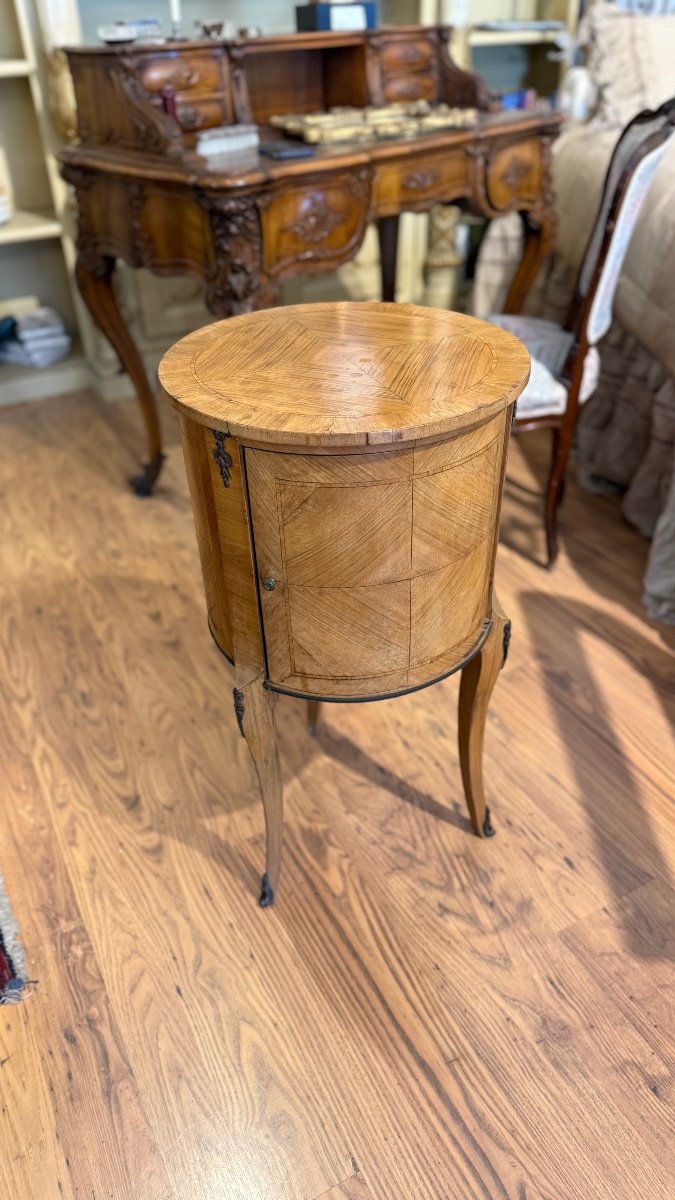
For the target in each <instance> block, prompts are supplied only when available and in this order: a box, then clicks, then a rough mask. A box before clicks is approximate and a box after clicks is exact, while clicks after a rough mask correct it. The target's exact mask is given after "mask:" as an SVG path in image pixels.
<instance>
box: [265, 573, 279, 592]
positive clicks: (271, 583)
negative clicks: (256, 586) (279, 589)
mask: <svg viewBox="0 0 675 1200" xmlns="http://www.w3.org/2000/svg"><path fill="white" fill-rule="evenodd" d="M276 586H277V581H276V579H272V577H271V575H268V576H267V578H266V579H263V587H264V589H265V591H266V592H273V591H274V589H275V587H276Z"/></svg>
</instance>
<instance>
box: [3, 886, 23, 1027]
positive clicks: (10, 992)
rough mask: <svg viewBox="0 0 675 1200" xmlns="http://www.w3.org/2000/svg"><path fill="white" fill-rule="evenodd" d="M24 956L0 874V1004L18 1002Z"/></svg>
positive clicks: (21, 990) (20, 994) (21, 985)
mask: <svg viewBox="0 0 675 1200" xmlns="http://www.w3.org/2000/svg"><path fill="white" fill-rule="evenodd" d="M24 979H25V971H24V956H23V948H22V946H21V943H20V942H19V930H18V928H17V924H16V921H15V920H14V917H13V915H12V910H11V908H10V906H9V900H8V899H7V896H6V895H5V883H4V880H3V878H2V875H0V1004H18V1002H19V1000H20V999H21V997H22V996H23V989H24Z"/></svg>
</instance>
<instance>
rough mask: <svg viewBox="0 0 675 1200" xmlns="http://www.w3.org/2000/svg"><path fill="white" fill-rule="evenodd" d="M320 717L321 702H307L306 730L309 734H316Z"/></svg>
mask: <svg viewBox="0 0 675 1200" xmlns="http://www.w3.org/2000/svg"><path fill="white" fill-rule="evenodd" d="M320 716H321V701H320V700H308V701H307V728H308V729H309V732H310V733H311V734H316V733H317V732H318V729H319V718H320Z"/></svg>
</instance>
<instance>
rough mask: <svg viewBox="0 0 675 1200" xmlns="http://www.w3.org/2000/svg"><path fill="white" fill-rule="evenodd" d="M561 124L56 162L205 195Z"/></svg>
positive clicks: (83, 154)
mask: <svg viewBox="0 0 675 1200" xmlns="http://www.w3.org/2000/svg"><path fill="white" fill-rule="evenodd" d="M562 120H563V117H562V114H561V113H558V112H552V113H530V112H516V113H514V112H494V113H479V115H478V120H477V122H476V125H475V126H471V127H469V128H463V129H445V130H441V131H438V132H435V133H426V134H422V135H420V136H418V137H401V138H391V139H387V140H383V141H379V142H370V143H365V144H364V143H361V144H357V145H352V144H349V143H341V144H339V145H334V146H318V147H317V148H316V153H315V154H314V155H313V157H312V158H302V159H294V160H285V161H275V160H274V159H271V158H265V157H263V156H262V155H258V154H257V153H253V154H251V155H249V156H248V157H246V158H244V159H240V160H234V161H233V160H229V161H228V160H226V159H224V158H222V157H220V158H217V157H214V158H212V159H211V160H207V159H204V158H202V159H200V158H198V157H197V155H196V154H192V155H190V156H189V158H185V159H171V158H169V157H166V156H164V157H163V156H160V155H158V154H157V155H155V154H147V153H142V152H139V151H133V150H125V149H122V148H119V147H115V146H107V145H106V146H101V145H97V144H95V143H77V144H74V145H71V146H66V147H64V148H63V150H62V151H61V154H60V156H59V157H60V159H61V161H62V162H63V163H66V164H68V163H72V164H74V165H78V166H84V167H88V168H92V169H95V170H96V169H98V170H101V171H104V172H111V173H114V174H121V175H126V176H130V177H134V178H146V179H157V180H159V179H163V180H166V181H169V182H181V183H183V184H188V185H191V186H198V187H200V188H203V189H205V190H219V189H224V190H229V189H237V190H238V189H244V188H248V187H260V186H261V185H265V184H271V183H274V182H275V181H278V180H280V179H286V178H294V177H297V178H299V179H301V178H302V177H303V176H312V175H316V174H320V173H322V172H324V171H325V172H331V171H335V170H338V169H340V168H345V169H353V168H358V167H367V166H370V165H371V164H372V165H376V164H378V163H385V162H387V161H388V160H392V159H400V158H405V157H410V159H411V161H413V160H414V158H415V157H416V156H418V155H420V154H424V153H433V152H434V151H436V152H438V151H443V150H445V149H449V148H450V147H451V146H456V147H457V148H458V149H459V148H462V147H463V146H465V145H474V144H475V145H477V146H480V145H481V144H482V143H486V144H488V143H490V142H492V141H493V140H494V139H496V138H497V139H499V138H502V137H505V138H509V137H510V136H513V137H515V138H521V137H524V136H527V135H528V134H532V135H534V136H536V135H540V134H542V133H549V134H551V135H553V136H555V134H557V132H558V128H559V126H560V124H561V122H562ZM261 140H263V141H264V140H274V141H279V140H282V139H280V136H279V131H278V130H275V129H269V128H266V127H264V126H261Z"/></svg>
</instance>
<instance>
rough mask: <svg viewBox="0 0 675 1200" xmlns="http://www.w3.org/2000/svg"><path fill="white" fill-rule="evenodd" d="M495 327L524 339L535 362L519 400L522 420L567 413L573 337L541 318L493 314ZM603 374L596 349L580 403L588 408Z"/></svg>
mask: <svg viewBox="0 0 675 1200" xmlns="http://www.w3.org/2000/svg"><path fill="white" fill-rule="evenodd" d="M488 321H491V322H492V324H493V325H499V326H500V327H501V328H502V329H508V331H509V333H512V334H514V335H515V337H517V338H520V340H521V342H524V344H525V346H526V347H527V349H528V351H529V353H530V357H531V359H532V373H531V375H530V380H529V383H528V385H527V387H526V388H525V391H524V392H523V394H522V396H520V397H519V399H518V418H519V419H521V420H522V418H523V417H553V416H560V415H562V413H564V411H565V408H566V406H567V388H566V387H565V384H564V383H562V382H561V380H560V376H561V374H562V369H563V367H564V365H565V360H566V358H567V355H568V354H569V350H570V346H571V345H572V341H573V335H572V334H571V333H568V332H567V331H566V330H565V329H561V328H560V326H559V325H556V323H555V321H544V320H542V319H541V318H539V317H523V316H520V315H518V316H509V315H507V314H503V313H500V314H492V315H491V316H489V317H488ZM599 374H600V356H599V354H598V351H597V349H596V348H595V346H592V347H591V349H590V350H589V351H588V353H587V355H586V358H585V360H584V374H583V379H582V383H581V392H580V395H579V403H580V404H584V403H585V401H586V400H588V399H589V398H590V397H591V396H592V395H593V392H594V391H595V389H596V387H597V385H598V376H599Z"/></svg>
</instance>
